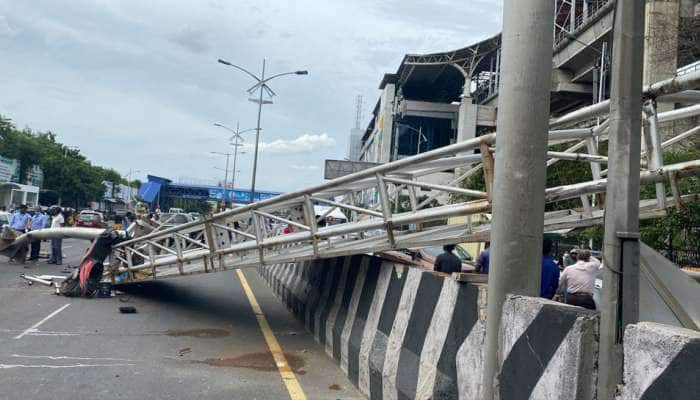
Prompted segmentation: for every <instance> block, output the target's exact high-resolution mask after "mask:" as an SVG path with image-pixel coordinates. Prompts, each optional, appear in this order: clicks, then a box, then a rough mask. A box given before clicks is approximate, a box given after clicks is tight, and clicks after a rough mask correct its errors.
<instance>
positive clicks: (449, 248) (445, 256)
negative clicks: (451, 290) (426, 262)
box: [434, 244, 462, 274]
mask: <svg viewBox="0 0 700 400" xmlns="http://www.w3.org/2000/svg"><path fill="white" fill-rule="evenodd" d="M454 249H455V245H453V244H446V245H444V246H442V250H443V251H444V253H442V254H440V255H439V256H437V258H436V259H435V267H434V270H435V271H437V272H444V273H446V274H452V273H453V272H462V261H461V260H460V259H459V257H457V256H456V255H454V253H453V251H454Z"/></svg>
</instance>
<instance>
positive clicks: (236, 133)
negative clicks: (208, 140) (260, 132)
mask: <svg viewBox="0 0 700 400" xmlns="http://www.w3.org/2000/svg"><path fill="white" fill-rule="evenodd" d="M214 126H218V127H220V128H224V129H226V130H227V131H229V132H231V133H233V136H232V139H234V140H235V142H234V143H231V146H233V147H234V149H233V171H234V173H233V176H232V177H231V186H232V187H233V186H234V185H235V182H236V174H235V171H236V160H237V158H238V147H239V146H242V144H241V143H238V140H239V139H240V140H241V141H242V140H243V137H242V136H241V134H242V133H246V132H252V131H254V130H256V129H253V128H251V129H243V130H241V128H240V123H239V122H236V130H233V129H231V128H229V127H228V126H226V125H224V124H220V123H218V122H217V123H215V124H214ZM241 154H245V153H241Z"/></svg>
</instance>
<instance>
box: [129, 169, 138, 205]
mask: <svg viewBox="0 0 700 400" xmlns="http://www.w3.org/2000/svg"><path fill="white" fill-rule="evenodd" d="M135 172H141V170H140V169H137V170H132V169H131V168H129V173H128V174H127V175H126V184H127V185H129V206H130V205H131V202H132V194H133V191H132V189H133V188H132V187H131V174H133V173H135Z"/></svg>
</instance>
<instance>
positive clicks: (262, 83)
mask: <svg viewBox="0 0 700 400" xmlns="http://www.w3.org/2000/svg"><path fill="white" fill-rule="evenodd" d="M218 61H219V63H220V64H224V65H227V66H229V67H233V68H236V69H237V70H239V71H242V72H245V73H246V74H248V75H249V76H250V77H251V78H253V79H255V81H256V82H257V83H256V84H255V85H253V86H252V87H250V89H248V90H247V92H248V93H249V94H253V92H255V91H256V90H259V92H260V93H259V95H258V98H257V99H249V100H250V101H252V102H253V103H257V104H258V124H257V126H256V128H255V155H254V156H253V178H252V179H251V184H250V203H253V202H254V201H255V175H256V173H257V169H258V144H259V142H260V118H261V116H262V106H263V104H272V101H271V100H263V92H267V95H268V96H270V97H273V96H275V92H274V91H273V90H272V89H271V88H270V87H269V86H267V82H269V81H271V80H273V79H275V78H278V77H280V76H284V75H308V74H309V72H308V71H305V70H301V71H292V72H283V73H281V74H275V75H272V76H270V77H267V78H266V77H265V59H263V64H262V74H261V75H260V77H257V76H256V75H255V74H253V73H252V72H250V71H248V70H247V69H245V68H243V67H240V66H238V65H235V64H232V63H230V62H228V61H226V60H222V59H219V60H218Z"/></svg>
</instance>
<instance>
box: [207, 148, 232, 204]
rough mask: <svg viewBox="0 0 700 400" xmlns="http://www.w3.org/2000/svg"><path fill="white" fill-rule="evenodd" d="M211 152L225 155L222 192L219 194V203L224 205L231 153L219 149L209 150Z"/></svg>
mask: <svg viewBox="0 0 700 400" xmlns="http://www.w3.org/2000/svg"><path fill="white" fill-rule="evenodd" d="M210 153H211V154H215V155H217V156H226V168H225V169H224V171H225V172H224V185H223V186H224V192H223V194H222V195H221V204H223V205H226V186H227V185H226V183H227V182H228V160H229V159H230V158H231V156H232V155H233V154H231V153H222V152H219V151H210Z"/></svg>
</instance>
